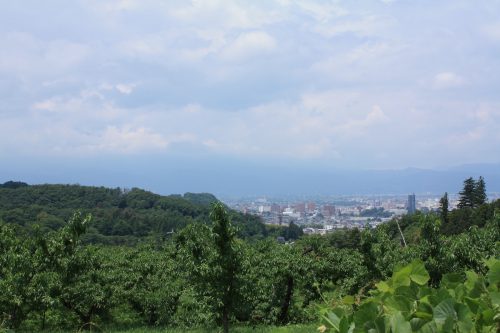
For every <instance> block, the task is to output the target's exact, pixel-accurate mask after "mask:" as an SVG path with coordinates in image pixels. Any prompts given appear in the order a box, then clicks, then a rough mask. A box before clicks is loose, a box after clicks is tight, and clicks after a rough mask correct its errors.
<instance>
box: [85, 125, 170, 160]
mask: <svg viewBox="0 0 500 333" xmlns="http://www.w3.org/2000/svg"><path fill="white" fill-rule="evenodd" d="M96 141H97V142H95V143H94V144H91V145H88V146H84V147H82V148H85V149H89V150H91V151H95V150H98V151H103V152H114V153H117V152H118V153H127V154H129V153H137V152H148V151H158V150H164V149H165V148H167V146H168V144H169V142H168V141H167V140H166V139H165V138H164V137H163V136H162V135H160V134H158V133H155V132H154V131H152V130H151V129H147V128H144V127H139V128H132V127H131V126H124V127H121V128H118V127H116V126H108V127H107V128H106V129H105V130H104V132H102V133H101V134H100V135H99V136H98V140H96Z"/></svg>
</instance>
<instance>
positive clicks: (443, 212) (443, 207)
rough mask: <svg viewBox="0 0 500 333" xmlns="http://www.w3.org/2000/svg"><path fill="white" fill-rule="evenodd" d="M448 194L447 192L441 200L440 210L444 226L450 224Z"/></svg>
mask: <svg viewBox="0 0 500 333" xmlns="http://www.w3.org/2000/svg"><path fill="white" fill-rule="evenodd" d="M448 206H449V202H448V192H445V193H444V195H443V197H442V198H441V199H440V200H439V208H440V211H441V220H442V221H443V223H444V224H446V223H448V221H449V219H448Z"/></svg>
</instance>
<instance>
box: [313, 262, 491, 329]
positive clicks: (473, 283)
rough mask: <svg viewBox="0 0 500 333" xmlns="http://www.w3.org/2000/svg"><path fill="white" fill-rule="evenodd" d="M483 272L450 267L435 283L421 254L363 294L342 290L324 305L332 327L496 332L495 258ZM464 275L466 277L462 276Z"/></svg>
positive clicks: (324, 315) (327, 326)
mask: <svg viewBox="0 0 500 333" xmlns="http://www.w3.org/2000/svg"><path fill="white" fill-rule="evenodd" d="M486 265H487V266H488V269H489V271H488V274H487V275H485V276H481V275H478V274H476V273H475V272H474V271H467V272H465V276H466V278H465V279H464V276H463V274H457V273H449V274H446V275H445V276H444V277H443V280H442V282H441V285H440V287H439V288H429V287H428V286H427V283H428V281H429V279H430V276H429V273H428V272H427V270H426V269H425V265H424V263H423V262H422V261H420V260H415V261H412V262H411V263H410V264H408V265H406V266H404V267H401V268H397V269H396V270H395V271H394V273H393V275H392V277H391V278H390V279H388V280H386V281H381V282H379V283H377V284H376V288H375V289H374V290H372V291H371V293H370V296H369V297H366V298H364V299H362V300H359V299H356V298H355V297H354V296H346V297H344V298H343V299H342V300H340V301H339V302H337V303H336V304H335V305H334V307H333V309H324V310H323V312H324V314H323V321H324V323H325V325H323V326H321V327H320V331H323V332H324V331H326V330H327V329H328V328H329V329H330V330H329V331H331V332H338V333H344V332H345V333H347V332H373V333H375V332H392V333H396V332H398V333H399V332H464V333H466V332H492V333H495V332H498V331H499V330H500V293H499V287H500V260H498V259H491V260H489V261H486ZM464 280H465V281H464Z"/></svg>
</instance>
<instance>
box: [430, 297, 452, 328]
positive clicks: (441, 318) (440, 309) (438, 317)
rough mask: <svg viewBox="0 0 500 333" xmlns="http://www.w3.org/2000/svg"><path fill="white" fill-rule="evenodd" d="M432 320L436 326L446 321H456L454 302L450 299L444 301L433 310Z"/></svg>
mask: <svg viewBox="0 0 500 333" xmlns="http://www.w3.org/2000/svg"><path fill="white" fill-rule="evenodd" d="M433 312H434V320H435V321H436V323H438V324H444V323H445V321H446V320H448V319H450V318H451V320H452V321H456V320H457V312H456V311H455V301H454V300H453V299H452V298H448V299H445V300H444V301H442V302H441V303H439V304H438V305H437V306H436V307H435V308H434V311H433Z"/></svg>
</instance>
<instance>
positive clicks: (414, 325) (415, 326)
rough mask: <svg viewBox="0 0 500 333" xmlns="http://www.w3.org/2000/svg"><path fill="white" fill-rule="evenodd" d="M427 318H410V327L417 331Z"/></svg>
mask: <svg viewBox="0 0 500 333" xmlns="http://www.w3.org/2000/svg"><path fill="white" fill-rule="evenodd" d="M427 322H428V320H425V319H422V318H412V319H411V320H410V325H411V329H412V331H413V332H416V331H418V330H419V329H420V328H421V327H422V326H424V325H425V324H426V323H427Z"/></svg>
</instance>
